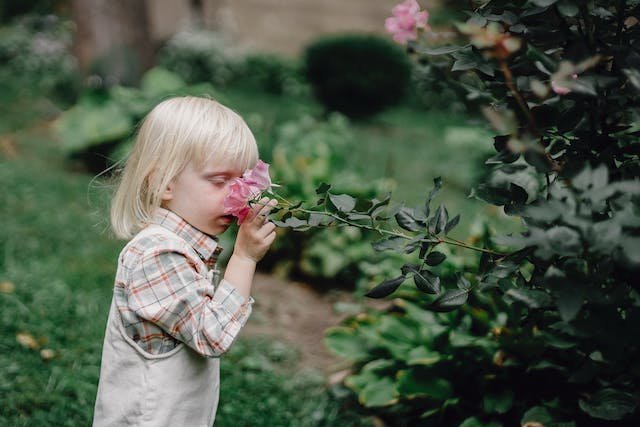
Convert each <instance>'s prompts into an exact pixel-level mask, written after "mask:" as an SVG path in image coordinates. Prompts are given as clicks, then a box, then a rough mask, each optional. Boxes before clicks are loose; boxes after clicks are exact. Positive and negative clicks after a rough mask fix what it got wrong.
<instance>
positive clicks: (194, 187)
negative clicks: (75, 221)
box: [93, 97, 275, 427]
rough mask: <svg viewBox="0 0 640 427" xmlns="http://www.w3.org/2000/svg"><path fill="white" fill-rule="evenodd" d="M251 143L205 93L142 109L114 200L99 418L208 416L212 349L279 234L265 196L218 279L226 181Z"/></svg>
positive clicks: (227, 220) (169, 421)
mask: <svg viewBox="0 0 640 427" xmlns="http://www.w3.org/2000/svg"><path fill="white" fill-rule="evenodd" d="M257 159H258V150H257V145H256V141H255V139H254V137H253V135H252V133H251V131H250V130H249V128H248V127H247V125H246V123H245V122H244V121H243V120H242V119H241V118H240V117H239V116H238V115H237V114H236V113H234V112H233V111H231V110H230V109H228V108H226V107H224V106H223V105H221V104H219V103H218V102H215V101H213V100H210V99H204V98H195V97H179V98H172V99H169V100H167V101H164V102H162V103H160V104H159V105H158V106H156V107H155V108H154V109H153V111H151V112H150V113H149V115H148V116H147V117H146V118H145V120H144V122H143V124H142V126H141V128H140V130H139V132H138V135H137V138H136V142H135V145H134V147H133V150H132V152H131V155H130V157H129V159H128V161H127V164H126V166H125V168H124V170H123V172H122V176H121V181H120V184H119V186H118V190H117V192H116V194H115V196H114V199H113V203H112V208H111V222H112V226H113V229H114V231H115V232H116V234H117V235H118V236H119V237H122V238H131V237H133V238H132V239H131V241H130V242H129V243H128V244H127V245H126V246H125V248H124V249H123V250H122V252H121V254H120V257H119V260H118V270H117V273H116V279H115V288H114V294H113V301H112V304H111V310H110V313H109V320H108V322H107V329H106V333H105V340H104V347H103V353H102V366H101V371H100V382H99V385H98V395H97V398H96V405H95V413H94V420H93V423H94V426H107V425H108V426H116V425H117V426H123V425H135V426H153V427H156V426H211V425H212V424H213V421H214V418H215V413H216V409H217V405H218V392H219V385H220V378H219V377H220V373H219V359H218V357H219V356H220V355H221V354H222V353H224V352H226V351H227V350H228V349H229V347H230V346H231V344H232V343H233V341H234V339H235V338H236V337H237V335H238V333H239V332H240V329H241V328H242V327H243V326H244V324H245V322H246V321H247V318H248V317H249V314H250V313H251V306H252V303H253V299H252V298H251V297H250V293H251V285H252V280H253V276H254V273H255V269H256V263H257V262H258V261H259V260H260V259H261V258H262V257H263V256H264V254H265V253H266V251H267V250H268V248H269V246H270V245H271V243H272V242H273V240H274V239H275V225H273V224H272V223H270V222H267V221H266V216H267V214H268V213H269V210H270V209H271V207H272V203H271V201H269V200H268V199H263V200H262V203H259V204H256V205H254V207H253V208H252V209H251V212H250V213H249V215H248V216H247V218H246V219H245V220H244V222H243V223H242V225H241V226H240V227H239V230H238V236H237V239H236V242H235V246H234V250H233V254H232V255H231V257H230V259H229V262H228V265H227V268H226V271H225V274H224V278H223V279H222V280H221V281H220V283H219V284H217V283H216V282H217V281H218V280H217V277H216V276H217V273H218V271H217V269H216V268H215V264H216V260H217V257H218V255H219V254H220V252H221V250H222V248H220V247H219V246H218V241H217V238H216V237H215V236H217V235H218V234H220V233H222V232H224V231H225V230H226V229H227V228H228V227H229V225H230V224H231V222H232V217H231V216H230V215H226V214H225V211H224V207H223V201H224V198H225V196H226V194H227V192H228V186H229V184H230V183H231V182H232V180H233V179H234V178H237V177H240V176H242V174H243V172H244V171H245V170H246V169H250V168H252V167H253V165H254V164H255V163H256V162H257Z"/></svg>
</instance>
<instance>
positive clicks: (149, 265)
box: [127, 249, 253, 357]
mask: <svg viewBox="0 0 640 427" xmlns="http://www.w3.org/2000/svg"><path fill="white" fill-rule="evenodd" d="M129 284H130V286H129V287H128V289H127V294H128V295H127V296H128V303H129V307H130V308H131V309H132V310H133V311H134V312H135V313H136V314H137V315H138V316H139V317H141V318H143V319H145V320H148V321H149V322H153V323H155V324H156V325H158V326H159V327H160V328H162V329H163V330H164V331H165V332H166V333H168V334H169V335H171V336H172V337H174V338H175V339H177V340H179V341H181V342H183V343H185V344H186V345H188V346H189V347H191V348H192V349H194V350H195V351H196V352H198V353H200V354H202V355H204V356H210V357H211V356H220V355H221V354H222V353H224V352H226V351H227V350H229V348H230V347H231V344H232V343H233V341H234V340H235V338H236V337H237V336H238V333H239V332H240V330H241V329H242V327H243V326H244V324H245V323H246V321H247V319H248V317H249V315H250V314H251V307H252V303H253V299H252V298H249V300H246V301H245V298H244V297H243V296H242V295H240V293H239V292H238V290H237V289H236V288H235V287H234V286H233V285H232V284H230V283H229V282H227V281H226V280H224V279H223V280H222V281H221V282H220V284H219V286H218V287H217V289H214V287H213V285H212V284H211V282H210V281H209V279H208V277H207V276H206V275H203V274H201V273H200V272H198V270H197V268H196V262H195V261H194V260H193V259H192V258H191V257H190V256H189V254H187V253H185V252H182V251H179V250H175V249H167V250H160V251H153V252H150V253H146V254H144V255H143V256H142V258H141V260H140V262H139V263H138V265H137V266H136V268H134V269H133V270H132V272H131V278H130V281H129Z"/></svg>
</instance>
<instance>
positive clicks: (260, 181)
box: [242, 160, 271, 191]
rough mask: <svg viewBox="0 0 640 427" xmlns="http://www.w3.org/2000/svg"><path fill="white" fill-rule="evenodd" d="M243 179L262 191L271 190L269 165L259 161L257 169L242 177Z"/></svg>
mask: <svg viewBox="0 0 640 427" xmlns="http://www.w3.org/2000/svg"><path fill="white" fill-rule="evenodd" d="M242 179H243V180H244V181H245V182H246V183H247V184H249V185H252V186H255V187H258V188H259V189H260V190H262V191H264V190H268V189H269V188H271V177H269V164H267V163H265V162H263V161H262V160H258V163H256V165H255V167H254V168H253V169H251V170H248V171H246V172H245V173H244V175H242Z"/></svg>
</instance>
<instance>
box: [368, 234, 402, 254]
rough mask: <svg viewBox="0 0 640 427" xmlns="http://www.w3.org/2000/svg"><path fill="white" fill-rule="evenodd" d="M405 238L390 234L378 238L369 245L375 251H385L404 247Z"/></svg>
mask: <svg viewBox="0 0 640 427" xmlns="http://www.w3.org/2000/svg"><path fill="white" fill-rule="evenodd" d="M406 240H407V239H405V238H404V237H400V236H391V237H388V238H386V239H382V240H378V241H377V242H373V243H372V244H371V246H372V247H373V249H374V250H376V251H385V250H387V249H391V250H399V249H401V248H403V247H404V245H405V241H406Z"/></svg>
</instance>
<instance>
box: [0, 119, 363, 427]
mask: <svg viewBox="0 0 640 427" xmlns="http://www.w3.org/2000/svg"><path fill="white" fill-rule="evenodd" d="M48 135H49V134H48V131H47V130H46V129H42V130H41V131H40V132H35V133H34V132H26V133H21V132H17V133H15V134H14V135H13V137H15V138H16V139H15V145H16V146H17V147H18V155H17V157H15V158H6V157H3V155H2V154H0V182H1V183H2V184H3V191H2V192H0V221H1V222H2V226H1V227H0V242H1V243H0V282H5V285H3V286H4V287H3V288H2V289H4V291H2V292H0V425H3V426H5V425H6V426H43V425H46V426H80V425H89V424H90V420H91V417H92V413H93V404H94V399H95V393H96V387H97V382H98V376H99V366H100V354H101V348H102V339H103V333H104V326H105V322H106V318H107V313H108V308H109V304H110V300H111V292H112V285H113V277H114V273H115V264H116V259H117V255H118V252H119V250H120V249H121V247H122V245H123V243H122V242H119V241H115V240H113V239H111V238H110V237H109V233H107V232H106V231H105V229H106V222H105V219H104V218H105V208H104V201H105V200H106V199H107V194H106V191H105V189H103V188H100V186H99V185H98V184H96V183H95V182H92V181H91V177H90V176H87V175H85V174H81V173H72V172H69V171H67V170H66V169H65V166H66V162H65V160H64V159H63V158H62V157H61V154H60V151H59V150H58V149H57V148H56V147H55V146H54V145H53V144H52V141H51V140H50V139H48ZM7 282H9V283H11V284H13V287H14V289H13V290H11V289H9V288H7V285H6V283H7ZM18 334H26V335H28V336H31V337H33V338H34V340H35V341H36V342H37V343H36V344H37V347H38V348H28V347H25V346H23V345H21V344H20V343H19V342H18V340H17V336H18ZM41 349H50V350H53V351H54V352H55V354H56V357H55V358H53V359H51V360H45V359H44V358H43V357H41V353H40V350H41ZM299 368H300V367H299V366H298V364H297V356H296V352H295V350H294V349H291V348H288V347H286V346H284V345H282V344H280V343H278V342H277V341H275V340H273V339H271V338H267V339H248V338H246V339H242V338H241V339H240V340H239V342H238V343H236V345H235V347H234V348H233V349H232V351H231V352H230V353H228V354H227V355H226V356H225V357H224V358H223V360H222V384H221V390H222V391H221V400H220V406H219V415H218V417H217V422H216V425H220V426H232V425H233V426H250V425H251V426H253V425H280V426H333V425H335V426H342V425H365V420H360V419H358V417H357V416H356V415H355V414H353V413H350V412H346V411H344V410H342V409H341V406H340V404H339V403H338V402H337V401H336V400H335V399H333V398H332V397H331V396H330V395H329V394H328V393H327V392H326V391H325V387H324V378H323V377H322V376H321V375H319V374H318V373H313V372H303V371H301V370H300V369H299Z"/></svg>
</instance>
